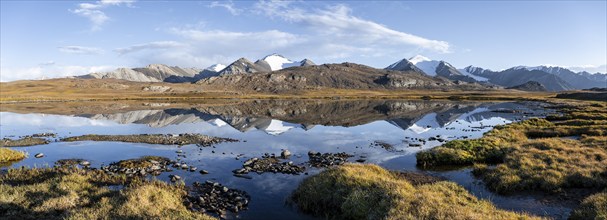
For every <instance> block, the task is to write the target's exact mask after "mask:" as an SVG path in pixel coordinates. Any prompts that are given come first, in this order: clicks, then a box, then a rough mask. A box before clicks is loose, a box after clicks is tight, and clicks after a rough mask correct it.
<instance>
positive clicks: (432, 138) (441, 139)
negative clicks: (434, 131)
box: [428, 135, 447, 143]
mask: <svg viewBox="0 0 607 220" xmlns="http://www.w3.org/2000/svg"><path fill="white" fill-rule="evenodd" d="M428 141H438V142H441V143H442V142H446V141H447V140H446V139H444V138H442V137H441V136H440V135H436V136H435V137H429V138H428Z"/></svg>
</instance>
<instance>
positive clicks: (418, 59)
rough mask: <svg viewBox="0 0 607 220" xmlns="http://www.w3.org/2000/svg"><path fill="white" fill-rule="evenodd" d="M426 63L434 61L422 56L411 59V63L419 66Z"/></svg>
mask: <svg viewBox="0 0 607 220" xmlns="http://www.w3.org/2000/svg"><path fill="white" fill-rule="evenodd" d="M424 61H432V60H431V59H430V58H428V57H425V56H422V55H415V56H414V57H411V58H409V62H411V63H413V64H415V65H417V63H419V62H424Z"/></svg>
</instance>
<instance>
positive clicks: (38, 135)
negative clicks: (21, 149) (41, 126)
mask: <svg viewBox="0 0 607 220" xmlns="http://www.w3.org/2000/svg"><path fill="white" fill-rule="evenodd" d="M32 137H57V133H50V132H43V133H37V134H32Z"/></svg>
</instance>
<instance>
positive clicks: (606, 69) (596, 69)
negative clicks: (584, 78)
mask: <svg viewBox="0 0 607 220" xmlns="http://www.w3.org/2000/svg"><path fill="white" fill-rule="evenodd" d="M569 69H570V70H572V71H575V72H582V71H586V72H589V73H607V64H603V65H581V66H572V67H569Z"/></svg>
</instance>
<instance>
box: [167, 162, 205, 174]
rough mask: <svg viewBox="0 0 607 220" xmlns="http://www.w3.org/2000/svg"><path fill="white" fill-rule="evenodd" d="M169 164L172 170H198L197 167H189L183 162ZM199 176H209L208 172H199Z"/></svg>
mask: <svg viewBox="0 0 607 220" xmlns="http://www.w3.org/2000/svg"><path fill="white" fill-rule="evenodd" d="M169 163H170V164H171V166H172V167H173V168H177V169H182V170H188V171H190V172H196V170H198V167H195V166H189V165H188V164H187V163H185V162H179V161H170V162H169ZM200 174H209V171H206V170H200Z"/></svg>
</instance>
